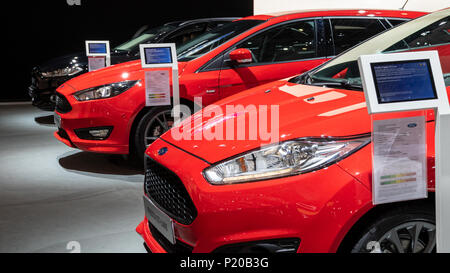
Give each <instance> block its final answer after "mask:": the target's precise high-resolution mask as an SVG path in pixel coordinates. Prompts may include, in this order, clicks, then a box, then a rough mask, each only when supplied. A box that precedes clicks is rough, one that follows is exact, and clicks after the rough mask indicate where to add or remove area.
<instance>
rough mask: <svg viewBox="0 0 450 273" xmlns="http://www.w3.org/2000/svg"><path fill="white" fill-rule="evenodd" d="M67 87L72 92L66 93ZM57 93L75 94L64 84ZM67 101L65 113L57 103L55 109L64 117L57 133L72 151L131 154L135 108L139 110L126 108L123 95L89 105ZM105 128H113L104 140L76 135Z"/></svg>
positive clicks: (72, 100)
mask: <svg viewBox="0 0 450 273" xmlns="http://www.w3.org/2000/svg"><path fill="white" fill-rule="evenodd" d="M68 88H69V89H72V90H71V91H70V90H69V91H67V90H65V89H68ZM58 91H60V93H65V94H66V93H68V92H69V93H73V92H75V89H73V88H72V87H70V86H69V85H68V84H64V85H63V86H61V87H60V89H58ZM64 98H65V101H66V104H67V105H65V107H64V110H65V111H62V110H58V109H59V107H58V104H57V106H56V112H55V113H56V114H57V115H59V116H60V117H61V121H60V127H59V128H58V131H57V132H55V133H54V136H55V138H56V139H58V140H59V141H61V142H63V143H64V144H66V145H68V146H70V147H72V148H78V149H80V150H83V151H88V152H96V153H109V154H128V153H129V135H130V130H131V125H132V119H133V118H134V117H135V114H136V112H135V111H133V109H136V108H137V107H136V108H133V107H130V105H129V106H128V107H127V106H125V104H126V103H127V100H125V101H124V100H123V99H122V98H121V96H117V97H113V98H109V99H102V100H95V101H86V102H79V101H77V100H76V99H75V98H73V96H70V95H69V96H64ZM131 106H132V105H131ZM61 111H62V112H63V113H62V112H61ZM103 127H108V128H112V131H111V133H110V135H109V136H108V137H107V138H106V139H105V140H92V139H82V138H80V137H79V136H78V135H77V133H76V132H75V131H76V130H78V129H86V128H103Z"/></svg>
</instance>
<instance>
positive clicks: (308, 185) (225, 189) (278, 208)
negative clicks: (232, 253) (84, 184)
mask: <svg viewBox="0 0 450 273" xmlns="http://www.w3.org/2000/svg"><path fill="white" fill-rule="evenodd" d="M162 148H168V152H167V153H166V154H164V155H163V156H160V155H159V154H158V151H159V150H160V149H162ZM147 154H148V155H149V156H150V157H151V158H152V159H153V160H155V161H156V162H158V163H159V164H162V165H164V166H165V167H167V168H168V169H169V170H171V171H172V172H174V173H175V174H176V175H177V176H178V177H179V178H180V179H181V181H182V182H183V184H184V186H185V188H186V190H187V191H188V193H189V195H190V197H191V199H192V201H193V203H194V204H195V207H196V209H197V211H198V214H197V217H196V218H195V220H194V221H193V223H192V224H190V225H182V224H180V223H177V222H175V227H174V229H175V236H176V239H177V240H178V242H179V243H181V244H182V245H187V246H190V247H191V248H192V252H194V253H209V252H214V251H215V250H217V249H220V248H223V247H224V246H228V245H235V244H239V243H247V242H258V241H265V240H276V239H286V238H298V239H299V240H300V241H301V243H300V247H299V248H298V252H334V251H336V250H337V248H338V246H339V243H340V242H341V240H342V239H343V237H344V235H345V234H346V233H347V232H348V230H349V229H350V227H351V226H352V225H353V224H354V223H355V222H356V220H357V219H358V218H359V217H360V216H361V215H362V213H364V212H365V211H367V210H368V209H369V208H368V206H370V205H369V204H370V203H371V193H370V191H369V190H368V189H367V188H366V187H364V186H363V185H362V184H361V183H359V182H358V181H357V180H355V179H354V178H353V177H352V176H350V175H349V174H347V173H346V172H345V171H343V170H342V169H341V168H340V167H339V166H337V165H333V166H330V167H329V168H327V169H324V170H320V171H317V172H315V173H309V174H304V175H301V176H293V177H286V178H282V179H274V180H269V181H263V182H255V183H246V184H238V185H228V186H213V185H210V184H209V183H208V182H207V181H205V179H204V178H203V176H202V171H203V170H204V169H205V168H206V167H208V166H210V165H209V164H208V163H207V162H205V161H203V160H201V159H199V158H197V157H195V156H193V155H190V154H188V153H186V152H184V151H181V150H179V149H177V148H176V147H175V146H172V145H171V144H169V143H166V142H164V141H163V140H157V141H155V142H154V143H153V144H152V145H151V146H150V148H149V149H148V150H147ZM149 197H150V198H151V196H149ZM136 231H137V232H138V233H139V234H140V235H141V236H142V237H143V239H144V241H145V243H146V245H147V246H148V248H149V249H150V250H151V251H152V252H172V251H173V250H174V249H173V248H172V247H175V250H176V249H177V246H170V248H169V249H168V248H167V246H166V247H164V246H165V245H166V243H165V242H164V241H161V238H159V237H160V236H158V235H157V234H156V235H155V234H154V232H151V230H150V227H149V224H148V219H147V218H144V221H142V222H141V223H140V224H139V226H138V227H137V228H136ZM177 244H178V243H177Z"/></svg>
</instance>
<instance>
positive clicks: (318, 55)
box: [219, 19, 327, 98]
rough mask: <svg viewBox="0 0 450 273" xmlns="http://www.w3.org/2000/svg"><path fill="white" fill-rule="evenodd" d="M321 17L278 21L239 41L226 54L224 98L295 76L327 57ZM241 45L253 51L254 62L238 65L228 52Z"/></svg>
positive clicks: (222, 83) (221, 80)
mask: <svg viewBox="0 0 450 273" xmlns="http://www.w3.org/2000/svg"><path fill="white" fill-rule="evenodd" d="M318 21H321V19H302V20H296V21H294V22H292V21H291V22H287V23H282V24H278V25H275V26H273V27H271V28H269V29H266V30H263V31H261V32H258V33H256V34H254V35H252V36H250V37H249V38H247V39H245V40H243V41H241V42H239V43H238V44H236V45H235V46H233V47H232V48H231V49H230V50H228V51H227V52H225V54H224V55H223V62H222V69H221V71H220V78H219V94H220V97H221V98H224V97H228V96H230V95H233V94H235V93H237V92H240V91H242V90H245V89H249V88H252V87H255V86H258V85H261V84H264V83H267V82H271V81H275V80H279V79H283V78H287V77H290V76H294V75H297V74H300V73H303V72H305V71H308V70H310V69H312V68H314V67H316V66H317V65H319V64H321V63H323V62H324V61H326V60H327V59H326V56H325V53H324V51H323V50H322V47H320V48H319V47H318V44H319V43H320V42H319V43H318V40H319V41H322V40H323V30H322V28H321V27H318V26H319V23H318ZM238 48H246V49H249V50H250V51H251V52H252V56H253V58H252V62H251V63H250V64H245V65H237V64H235V63H232V62H231V61H230V60H229V53H230V52H231V51H232V50H234V49H238Z"/></svg>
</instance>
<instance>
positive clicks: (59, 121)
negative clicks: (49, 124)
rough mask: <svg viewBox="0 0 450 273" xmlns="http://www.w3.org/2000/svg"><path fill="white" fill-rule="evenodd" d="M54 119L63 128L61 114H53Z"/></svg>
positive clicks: (57, 125)
mask: <svg viewBox="0 0 450 273" xmlns="http://www.w3.org/2000/svg"><path fill="white" fill-rule="evenodd" d="M53 120H54V121H55V125H56V127H57V128H61V116H60V115H58V114H56V113H54V114H53Z"/></svg>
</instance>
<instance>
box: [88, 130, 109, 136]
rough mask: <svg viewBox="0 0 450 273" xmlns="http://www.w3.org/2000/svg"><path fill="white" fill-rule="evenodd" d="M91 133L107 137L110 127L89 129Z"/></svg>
mask: <svg viewBox="0 0 450 273" xmlns="http://www.w3.org/2000/svg"><path fill="white" fill-rule="evenodd" d="M89 134H91V136H93V137H99V138H105V137H106V136H108V134H109V129H98V130H95V129H94V130H89Z"/></svg>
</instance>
